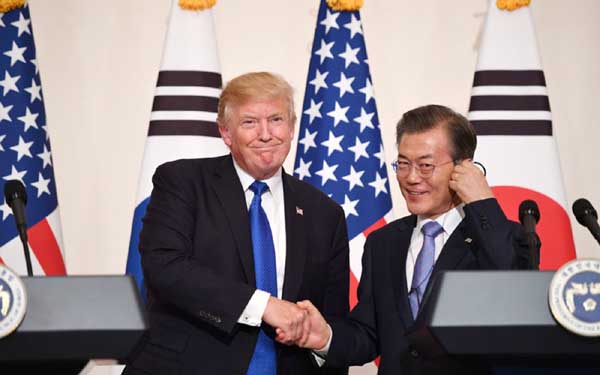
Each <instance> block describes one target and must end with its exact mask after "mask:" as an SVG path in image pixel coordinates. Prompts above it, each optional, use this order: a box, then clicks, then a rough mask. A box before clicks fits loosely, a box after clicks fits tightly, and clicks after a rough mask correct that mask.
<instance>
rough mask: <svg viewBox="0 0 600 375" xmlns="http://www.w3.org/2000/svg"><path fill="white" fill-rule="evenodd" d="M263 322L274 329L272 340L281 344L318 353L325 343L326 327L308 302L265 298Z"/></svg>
mask: <svg viewBox="0 0 600 375" xmlns="http://www.w3.org/2000/svg"><path fill="white" fill-rule="evenodd" d="M263 322H265V323H267V324H269V325H270V326H271V327H273V328H275V340H277V341H278V342H280V343H282V344H285V345H297V346H299V347H301V348H307V349H312V350H319V349H322V348H323V347H325V345H327V343H328V342H329V339H330V335H331V331H330V328H329V325H328V324H327V322H326V321H325V319H324V318H323V316H322V315H321V313H320V312H319V310H317V308H316V307H315V306H314V305H313V304H312V303H311V302H310V301H308V300H306V301H300V302H297V303H292V302H289V301H285V300H281V299H278V298H275V297H269V302H268V303H267V308H266V309H265V312H264V314H263Z"/></svg>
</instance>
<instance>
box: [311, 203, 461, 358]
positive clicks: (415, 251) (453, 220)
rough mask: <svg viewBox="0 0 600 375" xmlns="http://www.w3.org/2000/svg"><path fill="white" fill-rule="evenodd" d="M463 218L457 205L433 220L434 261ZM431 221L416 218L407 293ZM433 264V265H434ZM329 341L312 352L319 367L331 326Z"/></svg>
mask: <svg viewBox="0 0 600 375" xmlns="http://www.w3.org/2000/svg"><path fill="white" fill-rule="evenodd" d="M464 217H465V213H464V211H463V205H462V204H461V205H459V206H457V207H454V208H453V209H451V210H449V211H447V212H445V213H443V214H442V215H440V216H438V217H437V218H435V221H437V223H438V224H440V225H441V226H442V228H444V233H443V234H442V235H438V236H437V237H436V238H435V261H436V262H437V259H438V258H439V256H440V253H441V252H442V247H444V245H445V244H446V241H448V238H450V236H451V235H452V233H453V232H454V230H455V229H456V227H458V224H460V222H461V221H462V219H463V218H464ZM429 221H432V220H431V219H423V218H421V217H417V225H416V226H415V229H414V230H413V233H412V236H411V237H410V245H409V247H408V254H407V257H406V284H407V285H408V292H410V289H411V285H412V278H413V272H414V268H415V261H416V260H417V257H418V256H419V252H420V251H421V246H423V233H422V232H421V228H422V227H423V225H425V224H426V223H427V222H429ZM434 264H435V263H434ZM329 332H330V336H329V341H328V342H327V344H325V346H324V347H323V348H322V349H319V350H313V352H314V353H315V354H316V355H318V357H319V359H318V360H317V363H318V364H319V366H321V365H322V364H323V363H324V362H325V359H323V358H325V357H327V353H328V352H329V347H330V346H331V340H332V339H333V331H332V330H331V326H329Z"/></svg>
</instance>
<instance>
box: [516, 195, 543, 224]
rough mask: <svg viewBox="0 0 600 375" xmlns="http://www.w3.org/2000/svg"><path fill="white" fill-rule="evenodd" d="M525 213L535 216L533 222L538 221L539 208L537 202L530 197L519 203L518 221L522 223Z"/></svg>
mask: <svg viewBox="0 0 600 375" xmlns="http://www.w3.org/2000/svg"><path fill="white" fill-rule="evenodd" d="M525 215H531V216H533V217H534V218H535V222H536V223H537V222H538V221H540V209H539V208H538V205H537V203H535V201H532V200H531V199H526V200H524V201H523V202H521V204H520V205H519V221H520V222H521V223H523V218H524V217H525Z"/></svg>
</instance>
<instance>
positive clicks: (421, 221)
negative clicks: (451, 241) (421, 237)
mask: <svg viewBox="0 0 600 375" xmlns="http://www.w3.org/2000/svg"><path fill="white" fill-rule="evenodd" d="M463 207H464V204H462V203H461V204H459V205H458V206H456V207H454V208H451V209H450V210H448V211H446V212H444V213H443V214H441V215H440V216H438V217H436V218H435V220H431V219H425V218H423V217H421V216H417V225H416V226H415V228H416V230H417V231H419V233H420V232H421V228H422V227H423V225H425V224H426V223H428V222H430V221H436V222H437V223H438V224H439V225H441V226H442V228H444V232H445V233H446V234H452V232H454V230H455V229H456V227H458V224H460V222H461V221H462V219H463V218H464V217H465V212H464V210H463Z"/></svg>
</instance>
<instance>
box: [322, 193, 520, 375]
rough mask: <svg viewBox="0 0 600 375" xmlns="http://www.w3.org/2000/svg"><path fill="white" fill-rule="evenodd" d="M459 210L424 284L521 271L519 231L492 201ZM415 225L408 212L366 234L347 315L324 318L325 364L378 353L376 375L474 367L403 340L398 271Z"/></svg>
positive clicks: (404, 289) (406, 321)
mask: <svg viewBox="0 0 600 375" xmlns="http://www.w3.org/2000/svg"><path fill="white" fill-rule="evenodd" d="M464 212H465V218H464V219H463V220H462V221H461V223H460V224H459V225H458V227H457V228H456V229H455V231H454V232H453V233H452V235H451V236H450V238H448V240H447V242H446V244H445V245H444V247H443V248H442V251H441V253H440V255H439V258H438V260H437V262H436V263H435V266H434V270H433V273H432V276H431V277H432V279H431V280H430V282H429V284H428V288H429V287H430V286H431V285H432V284H433V282H432V280H433V278H435V276H436V274H439V273H440V272H441V271H443V270H470V269H472V270H492V269H514V268H527V265H528V248H527V242H526V240H525V236H524V232H523V228H522V227H521V225H520V224H518V223H515V222H511V221H509V220H508V219H507V218H506V216H505V215H504V213H503V212H502V210H501V208H500V206H499V205H498V203H497V201H496V199H493V198H492V199H486V200H481V201H477V202H473V203H471V204H468V205H466V206H464ZM416 222H417V218H416V216H414V215H410V216H407V217H404V218H402V219H399V220H396V221H393V222H391V223H389V224H388V225H386V226H384V227H383V228H381V229H379V230H377V231H375V232H373V233H371V234H370V235H369V237H368V239H367V241H366V244H365V251H364V254H363V260H362V263H363V270H362V276H361V280H360V284H359V288H358V298H359V302H358V304H357V305H356V307H355V308H354V309H353V310H352V312H351V313H350V319H329V323H330V325H331V327H332V329H333V340H332V343H331V347H330V350H329V354H328V356H327V362H326V365H327V366H347V365H360V364H363V363H366V362H369V361H371V360H373V359H374V358H375V357H376V356H377V355H378V354H380V355H381V362H380V368H379V374H380V375H392V374H393V375H404V374H411V375H412V374H452V373H457V374H461V375H463V374H466V373H470V371H471V370H473V371H475V372H477V370H478V368H477V366H475V369H470V368H469V367H468V366H467V367H464V366H463V365H462V364H458V363H454V362H453V361H452V360H451V359H450V360H447V361H446V360H443V361H442V360H438V361H435V362H434V361H426V360H424V359H423V358H422V357H421V356H419V355H418V353H417V352H416V351H414V350H413V349H412V348H411V347H410V345H409V342H408V340H407V339H406V338H405V334H406V333H407V331H409V330H410V329H411V327H412V326H413V324H414V321H413V317H412V314H411V311H410V305H409V302H408V286H407V282H406V272H405V270H406V257H407V253H408V249H409V245H410V240H411V236H412V232H413V229H414V227H415V225H416ZM469 239H470V240H469ZM426 294H427V291H426Z"/></svg>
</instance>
